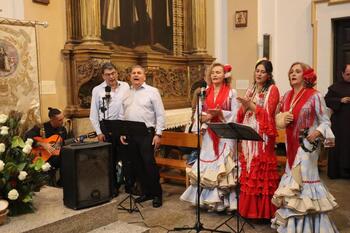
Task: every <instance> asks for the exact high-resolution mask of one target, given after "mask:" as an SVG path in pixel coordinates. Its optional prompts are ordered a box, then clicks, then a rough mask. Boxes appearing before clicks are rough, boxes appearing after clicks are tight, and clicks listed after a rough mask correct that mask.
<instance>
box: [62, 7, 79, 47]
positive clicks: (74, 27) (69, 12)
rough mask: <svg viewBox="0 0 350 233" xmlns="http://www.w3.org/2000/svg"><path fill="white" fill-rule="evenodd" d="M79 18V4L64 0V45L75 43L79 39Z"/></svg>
mask: <svg viewBox="0 0 350 233" xmlns="http://www.w3.org/2000/svg"><path fill="white" fill-rule="evenodd" d="M80 16H81V15H80V2H79V1H76V0H66V22H67V41H66V44H70V43H75V42H77V41H78V40H80V39H81V25H80Z"/></svg>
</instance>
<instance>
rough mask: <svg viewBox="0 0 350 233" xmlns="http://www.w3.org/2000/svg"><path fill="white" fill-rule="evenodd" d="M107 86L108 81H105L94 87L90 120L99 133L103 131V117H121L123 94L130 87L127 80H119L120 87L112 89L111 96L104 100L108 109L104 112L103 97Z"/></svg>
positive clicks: (116, 118) (115, 118)
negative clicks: (101, 125)
mask: <svg viewBox="0 0 350 233" xmlns="http://www.w3.org/2000/svg"><path fill="white" fill-rule="evenodd" d="M106 86H107V83H106V82H103V83H101V84H100V85H98V86H96V87H94V89H92V98H91V107H90V121H91V124H92V126H93V128H94V129H95V131H96V133H97V134H101V133H102V131H101V128H100V121H102V120H103V119H106V120H118V119H119V118H118V117H119V115H120V111H121V109H122V99H123V96H124V95H125V93H126V92H127V91H128V90H129V89H130V87H129V85H128V84H127V83H126V82H121V81H118V87H117V88H116V89H115V90H111V98H110V99H109V100H108V101H107V100H104V106H105V108H106V111H105V113H103V112H102V111H101V108H102V107H103V98H104V97H105V96H106V91H105V87H106ZM104 117H105V118H104Z"/></svg>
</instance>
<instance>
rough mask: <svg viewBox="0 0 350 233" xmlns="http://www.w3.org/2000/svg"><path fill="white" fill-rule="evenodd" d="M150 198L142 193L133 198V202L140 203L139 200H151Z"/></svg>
mask: <svg viewBox="0 0 350 233" xmlns="http://www.w3.org/2000/svg"><path fill="white" fill-rule="evenodd" d="M151 199H152V197H151V196H148V195H142V196H141V197H138V198H136V199H135V202H137V203H141V202H144V201H148V200H151Z"/></svg>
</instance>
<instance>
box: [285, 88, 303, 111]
mask: <svg viewBox="0 0 350 233" xmlns="http://www.w3.org/2000/svg"><path fill="white" fill-rule="evenodd" d="M304 92H305V88H303V89H302V90H301V91H299V93H298V94H297V95H296V96H295V97H294V98H293V99H292V102H291V104H290V107H289V112H292V111H293V108H294V107H295V105H296V104H297V103H298V101H299V100H300V98H301V97H302V96H303V94H304Z"/></svg>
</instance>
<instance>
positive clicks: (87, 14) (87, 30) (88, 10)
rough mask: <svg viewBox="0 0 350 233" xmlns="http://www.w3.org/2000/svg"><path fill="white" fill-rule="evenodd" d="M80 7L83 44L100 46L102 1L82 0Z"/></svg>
mask: <svg viewBox="0 0 350 233" xmlns="http://www.w3.org/2000/svg"><path fill="white" fill-rule="evenodd" d="M80 7H81V34H82V42H83V43H84V44H100V43H101V25H100V23H101V19H100V17H101V16H100V0H80Z"/></svg>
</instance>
